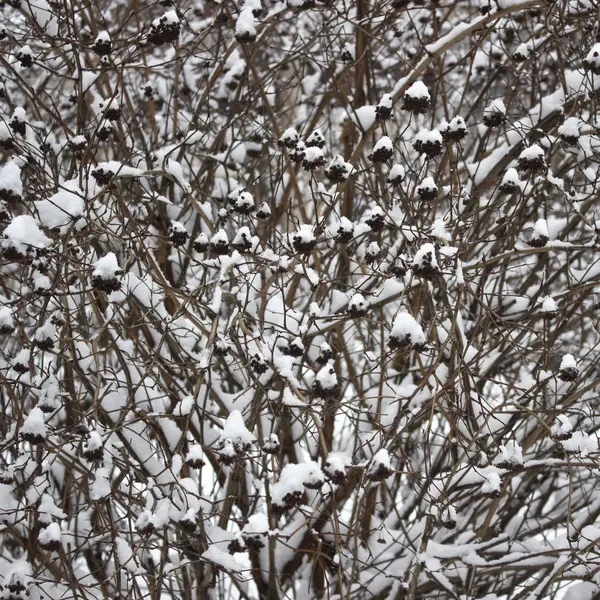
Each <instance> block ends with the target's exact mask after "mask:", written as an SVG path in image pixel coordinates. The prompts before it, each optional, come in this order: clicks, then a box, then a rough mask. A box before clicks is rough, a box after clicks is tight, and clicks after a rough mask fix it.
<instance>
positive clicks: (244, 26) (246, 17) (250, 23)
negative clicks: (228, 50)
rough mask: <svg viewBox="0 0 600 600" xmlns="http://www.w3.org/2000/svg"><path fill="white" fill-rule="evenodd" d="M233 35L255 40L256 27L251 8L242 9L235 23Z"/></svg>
mask: <svg viewBox="0 0 600 600" xmlns="http://www.w3.org/2000/svg"><path fill="white" fill-rule="evenodd" d="M235 35H236V37H237V38H238V39H240V38H255V37H256V27H255V24H254V15H253V14H252V8H247V7H244V8H243V9H242V10H241V11H240V14H239V15H238V18H237V20H236V22H235Z"/></svg>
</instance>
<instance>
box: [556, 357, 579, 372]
mask: <svg viewBox="0 0 600 600" xmlns="http://www.w3.org/2000/svg"><path fill="white" fill-rule="evenodd" d="M559 369H560V370H561V371H564V370H565V369H577V361H576V360H575V357H574V356H573V355H572V354H565V355H564V356H563V357H562V360H561V361H560V367H559Z"/></svg>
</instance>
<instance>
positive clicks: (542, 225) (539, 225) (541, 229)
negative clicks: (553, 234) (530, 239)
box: [533, 219, 550, 238]
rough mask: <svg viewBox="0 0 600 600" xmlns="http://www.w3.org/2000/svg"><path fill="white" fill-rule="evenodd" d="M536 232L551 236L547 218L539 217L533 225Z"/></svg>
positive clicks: (540, 234)
mask: <svg viewBox="0 0 600 600" xmlns="http://www.w3.org/2000/svg"><path fill="white" fill-rule="evenodd" d="M533 231H534V234H535V235H536V236H538V237H545V238H549V237H550V235H549V233H548V223H547V222H546V219H538V220H537V221H536V222H535V225H534V226H533Z"/></svg>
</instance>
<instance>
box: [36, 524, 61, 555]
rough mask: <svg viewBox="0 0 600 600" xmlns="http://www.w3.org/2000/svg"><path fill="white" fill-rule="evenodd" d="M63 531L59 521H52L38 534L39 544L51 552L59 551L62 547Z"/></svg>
mask: <svg viewBox="0 0 600 600" xmlns="http://www.w3.org/2000/svg"><path fill="white" fill-rule="evenodd" d="M60 537H61V532H60V525H59V524H58V523H50V524H49V525H48V527H44V528H43V529H42V530H41V531H40V533H39V535H38V544H39V546H40V548H42V549H43V550H48V551H49V552H57V551H58V550H60V547H61V541H60Z"/></svg>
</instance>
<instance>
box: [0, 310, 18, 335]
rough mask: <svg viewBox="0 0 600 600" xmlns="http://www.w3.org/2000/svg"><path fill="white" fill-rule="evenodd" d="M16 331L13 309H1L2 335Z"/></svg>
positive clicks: (0, 330)
mask: <svg viewBox="0 0 600 600" xmlns="http://www.w3.org/2000/svg"><path fill="white" fill-rule="evenodd" d="M14 330H15V321H14V319H13V313H12V309H11V308H10V307H8V306H3V307H2V308H0V334H2V335H8V334H10V333H12V332H13V331H14Z"/></svg>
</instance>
